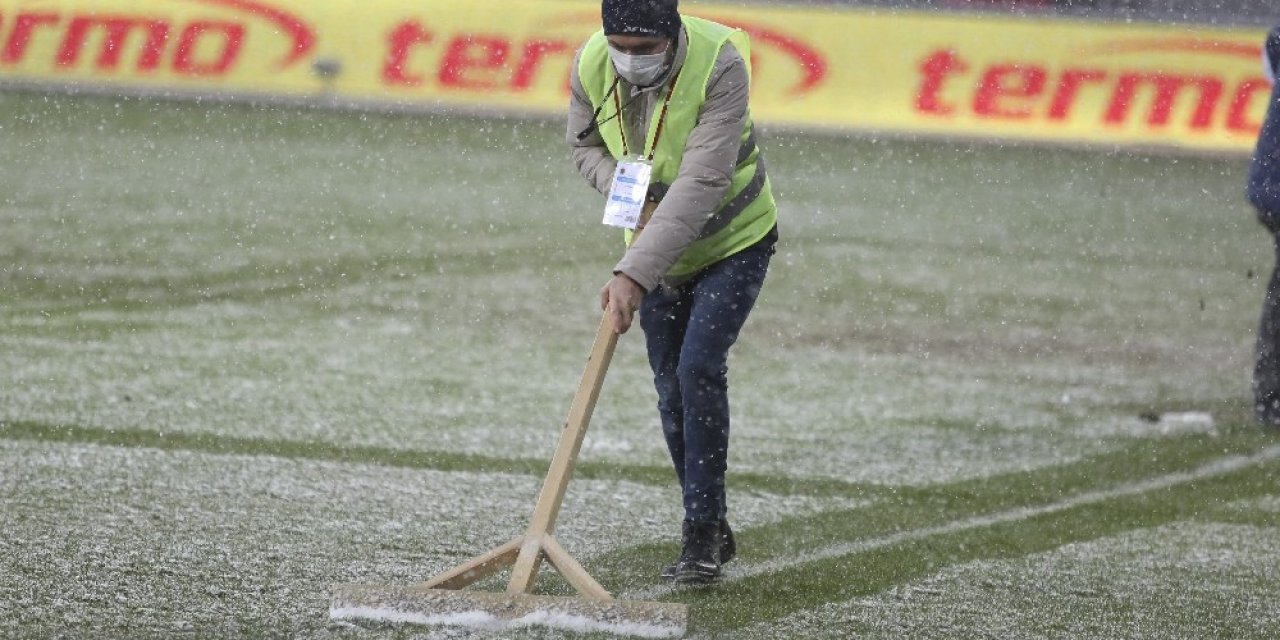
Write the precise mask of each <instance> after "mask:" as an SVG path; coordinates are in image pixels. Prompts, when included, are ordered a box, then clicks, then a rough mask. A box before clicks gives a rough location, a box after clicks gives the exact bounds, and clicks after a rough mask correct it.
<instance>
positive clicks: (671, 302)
mask: <svg viewBox="0 0 1280 640" xmlns="http://www.w3.org/2000/svg"><path fill="white" fill-rule="evenodd" d="M691 298H692V296H691V295H690V293H689V292H688V291H686V290H684V289H683V288H675V289H667V288H665V287H658V288H657V289H656V290H654V291H651V292H649V294H648V295H646V296H645V297H644V300H643V301H642V302H641V304H640V327H641V328H642V329H643V330H644V337H645V348H646V349H647V350H648V353H649V367H650V368H651V369H653V386H654V388H655V389H657V391H658V417H659V418H661V420H662V435H663V437H665V438H666V441H667V452H668V453H670V454H671V463H672V465H674V466H675V469H676V479H677V480H679V482H680V487H681V488H683V487H684V402H683V400H682V399H681V397H680V378H679V376H678V375H677V368H678V366H679V364H680V348H681V347H682V346H683V345H684V331H685V327H687V326H688V324H689V309H690V307H691V306H692V300H691Z"/></svg>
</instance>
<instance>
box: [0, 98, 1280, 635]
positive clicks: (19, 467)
mask: <svg viewBox="0 0 1280 640" xmlns="http://www.w3.org/2000/svg"><path fill="white" fill-rule="evenodd" d="M764 133H765V134H766V135H765V136H764V138H763V139H762V147H763V149H764V152H765V154H766V156H767V158H768V162H769V168H770V173H771V176H772V179H773V181H774V185H775V190H776V193H777V196H778V199H779V201H780V203H781V235H782V241H781V244H780V247H779V252H778V254H777V256H776V257H775V261H774V263H773V268H772V270H771V272H770V275H769V280H768V282H767V283H766V285H765V290H764V293H763V295H762V297H761V299H760V303H759V306H758V308H757V310H756V312H755V314H754V315H753V317H752V319H751V321H750V322H749V323H748V326H747V328H746V330H745V331H744V335H743V338H742V341H741V342H740V344H739V345H738V347H737V348H736V351H735V352H734V356H733V360H732V371H731V376H732V380H731V385H732V388H733V390H734V395H733V401H734V406H733V415H734V423H733V437H732V449H731V452H730V476H729V482H730V509H731V513H730V515H731V519H732V521H733V522H734V524H735V527H736V528H737V529H738V530H739V538H740V558H739V559H738V560H735V561H734V562H733V563H731V564H730V565H729V566H728V576H727V578H726V579H725V581H724V582H723V583H722V584H720V585H718V586H716V587H715V588H712V589H705V590H692V589H672V588H669V587H666V586H664V585H662V584H660V583H659V582H658V580H657V578H656V574H657V571H658V569H659V568H660V567H661V566H662V564H663V563H665V562H668V561H669V560H670V559H671V558H672V557H674V554H675V553H676V552H677V547H676V542H677V541H676V538H677V537H678V529H679V518H680V512H679V508H678V505H679V499H678V495H677V492H676V489H675V487H674V480H673V477H672V476H673V474H672V473H671V471H670V470H669V468H668V463H667V461H666V457H665V455H666V454H665V451H664V449H663V447H662V444H661V436H660V431H659V426H658V424H657V417H656V413H655V411H654V408H653V406H654V403H655V397H654V393H653V391H652V388H651V386H650V381H649V376H648V372H647V366H646V364H645V362H644V357H643V348H642V344H641V343H642V339H641V336H640V335H639V334H638V333H636V334H628V335H626V336H624V337H623V339H622V341H621V344H620V347H619V351H618V354H617V356H616V357H615V360H614V363H613V367H612V369H611V371H610V373H609V378H608V380H607V381H606V385H605V388H604V392H603V395H602V399H601V403H600V406H599V408H598V409H597V412H596V417H595V420H594V421H593V424H592V430H591V432H590V433H589V434H588V437H587V441H586V444H585V446H584V448H583V454H582V458H581V464H580V467H579V469H578V473H577V475H576V476H575V479H574V482H573V484H572V485H571V487H570V491H569V495H568V497H567V501H566V504H565V508H564V511H563V512H562V515H561V519H560V525H559V527H558V536H559V538H560V539H561V541H562V543H563V544H564V545H565V547H566V548H567V549H568V550H569V551H570V552H571V553H573V554H574V555H575V556H577V557H579V558H580V559H581V560H582V561H583V563H584V564H585V565H586V567H587V568H588V570H589V571H591V572H592V573H593V575H595V576H596V577H597V578H598V579H599V580H600V581H601V582H602V583H603V584H604V586H605V587H606V588H608V589H610V590H611V591H614V592H616V593H618V594H620V595H621V596H622V597H633V598H658V599H663V600H669V601H679V602H686V603H689V604H690V605H691V607H692V608H691V618H692V623H691V629H690V635H691V636H692V637H699V638H745V639H748V640H750V639H754V638H760V639H772V638H847V637H866V638H885V639H888V638H973V637H999V638H1014V637H1019V638H1032V637H1035V638H1099V639H1101V638H1122V637H1124V638H1269V637H1273V634H1274V631H1275V629H1277V628H1280V609H1277V607H1276V606H1275V602H1276V593H1277V592H1280V560H1278V559H1277V557H1278V556H1277V555H1276V553H1275V550H1276V548H1277V546H1278V545H1280V526H1278V525H1280V489H1277V479H1280V448H1278V446H1280V438H1278V437H1277V436H1276V435H1274V434H1266V433H1264V432H1262V431H1260V430H1259V429H1258V428H1257V427H1255V426H1253V425H1252V424H1251V423H1250V420H1249V404H1248V399H1249V374H1250V369H1251V366H1252V341H1253V332H1254V327H1255V323H1256V318H1257V313H1258V309H1259V306H1260V301H1261V297H1262V293H1263V290H1264V288H1265V279H1266V277H1267V276H1268V275H1269V271H1270V268H1271V261H1272V251H1271V246H1270V241H1269V239H1268V238H1267V236H1266V234H1265V232H1264V231H1263V230H1262V228H1261V227H1260V226H1258V225H1257V224H1256V223H1255V222H1254V220H1253V214H1252V211H1251V210H1250V209H1249V208H1248V206H1247V205H1246V204H1245V203H1244V200H1243V193H1242V192H1243V180H1244V172H1245V168H1246V164H1247V160H1246V159H1244V158H1240V157H1232V158H1204V157H1186V156H1165V155H1144V154H1140V153H1128V152H1112V153H1108V152H1105V151H1098V150H1089V151H1086V150H1064V149H1046V148H1033V147H999V146H995V145H982V144H973V143H964V142H946V141H911V140H887V139H872V138H869V137H862V138H857V139H846V138H838V137H830V136H813V135H804V134H796V133H786V132H778V131H774V132H770V131H768V128H767V127H765V131H764ZM563 135H564V134H563V131H562V125H561V124H560V123H558V122H537V121H521V120H488V119H478V118H470V117H445V116H440V115H437V116H417V117H410V116H384V115H375V114H367V113H350V112H328V111H296V110H289V109H280V108H250V107H245V106H224V105H207V104H206V105H200V104H179V103H164V102H147V101H139V100H124V99H110V98H80V97H67V96H44V95H34V94H7V93H6V94H0V323H3V332H0V636H3V637H13V638H26V637H307V638H391V637H395V638H399V637H428V638H463V637H490V635H489V634H486V633H484V632H476V631H467V630H461V629H430V628H413V627H393V626H382V625H351V624H345V623H338V622H332V621H330V620H329V619H328V615H327V606H328V599H327V589H328V586H329V585H330V584H334V583H344V582H387V583H409V582H414V581H419V580H423V579H426V578H428V577H430V576H431V575H432V574H434V573H435V572H437V571H440V570H443V569H446V568H448V567H450V566H452V565H454V564H456V563H457V562H460V561H462V560H464V559H466V558H468V557H470V556H471V555H474V554H476V553H480V552H482V551H485V550H487V549H489V548H491V547H492V546H494V545H496V544H498V543H500V542H502V541H505V540H506V539H508V538H509V537H510V536H512V535H515V534H516V533H518V532H519V531H521V530H522V529H523V527H524V526H525V523H526V518H527V516H528V513H529V510H530V509H531V508H532V504H533V501H534V497H535V493H536V491H537V488H538V484H539V482H540V480H541V474H542V473H543V471H544V470H545V466H546V462H547V460H548V459H549V457H550V454H551V451H552V449H553V448H554V446H555V442H556V438H557V437H558V435H559V429H560V426H561V425H562V423H563V420H564V416H565V413H566V411H567V409H568V404H569V399H570V397H571V396H572V394H573V390H574V388H575V386H576V384H577V381H578V377H579V376H580V374H581V371H582V365H583V360H584V358H585V356H586V351H587V348H588V346H589V343H590V340H591V337H592V335H593V333H594V329H595V326H596V322H597V321H598V319H599V310H598V309H597V308H596V306H595V305H596V304H597V291H598V288H599V286H600V285H602V284H603V282H604V281H605V279H606V277H607V274H608V272H609V268H610V267H611V266H612V265H613V262H614V260H615V259H616V257H617V256H618V255H619V253H620V251H621V250H622V240H621V238H620V237H619V236H618V234H616V233H615V232H614V231H611V230H608V229H605V228H603V227H602V226H601V225H600V216H601V199H600V198H599V197H598V196H597V195H595V194H594V193H593V192H592V191H591V190H590V189H589V188H588V187H586V186H585V184H583V183H582V181H581V179H580V178H579V177H578V176H576V175H575V173H574V171H573V169H572V167H571V165H570V163H569V161H568V159H567V153H566V150H565V148H564V146H563V142H562V138H563ZM1191 411H1199V412H1208V413H1210V414H1211V415H1212V416H1213V422H1212V423H1211V424H1209V423H1205V422H1203V421H1194V420H1192V421H1177V420H1165V421H1163V422H1154V421H1150V420H1145V419H1143V418H1142V417H1141V416H1142V415H1143V414H1156V415H1158V414H1162V413H1167V412H1191ZM543 582H544V584H543V585H542V588H543V589H545V590H546V591H548V592H552V593H566V591H565V589H566V588H565V587H564V585H563V584H561V583H560V582H558V581H557V580H556V579H555V577H554V575H553V574H550V575H546V576H544V580H543ZM502 637H517V638H552V637H579V636H576V635H574V634H569V633H561V632H551V631H542V630H536V629H532V630H526V631H519V632H508V633H507V634H504V635H503V636H502Z"/></svg>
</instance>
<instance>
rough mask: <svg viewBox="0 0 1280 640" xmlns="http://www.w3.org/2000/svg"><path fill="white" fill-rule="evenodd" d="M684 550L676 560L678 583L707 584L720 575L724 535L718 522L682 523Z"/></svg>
mask: <svg viewBox="0 0 1280 640" xmlns="http://www.w3.org/2000/svg"><path fill="white" fill-rule="evenodd" d="M683 537H684V550H683V551H681V552H680V560H679V561H678V562H676V572H675V576H674V578H675V581H676V582H677V583H679V584H707V583H709V582H714V581H715V580H716V579H718V578H719V577H720V565H721V564H722V563H721V562H720V550H721V547H723V546H724V537H723V536H722V535H721V534H720V523H719V522H690V521H687V520H686V521H685V523H684V536H683Z"/></svg>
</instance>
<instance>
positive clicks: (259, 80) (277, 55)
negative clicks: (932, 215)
mask: <svg viewBox="0 0 1280 640" xmlns="http://www.w3.org/2000/svg"><path fill="white" fill-rule="evenodd" d="M682 10H683V11H684V12H686V13H689V14H692V15H698V16H701V17H705V18H709V19H712V20H717V21H720V22H724V23H726V24H730V25H733V26H736V27H738V28H741V29H743V30H744V31H746V32H747V33H748V34H749V35H750V36H751V39H752V44H753V50H752V61H753V64H754V68H755V76H754V83H753V84H754V86H753V89H752V93H753V97H752V100H753V102H752V109H753V113H754V114H755V116H756V118H757V119H758V120H759V121H761V122H762V123H766V124H767V123H776V124H786V125H795V126H801V127H813V128H827V129H847V130H854V131H878V132H895V133H927V134H936V135H951V136H973V137H983V138H999V139H1024V140H1042V141H1053V142H1067V143H1091V144H1101V145H1146V146H1150V145H1157V146H1172V147H1181V148H1190V149H1204V150H1216V151H1244V150H1248V149H1250V148H1251V147H1252V145H1253V142H1254V138H1255V136H1256V135H1257V132H1258V128H1259V126H1260V123H1261V120H1262V118H1263V116H1264V115H1265V112H1266V106H1267V101H1268V96H1269V94H1270V89H1269V86H1268V84H1267V82H1266V80H1265V78H1264V76H1263V73H1262V62H1261V60H1262V52H1261V43H1262V39H1263V37H1264V35H1265V34H1264V32H1263V31H1261V30H1248V29H1243V30H1240V29H1221V28H1208V27H1201V26H1193V25H1177V26H1168V25H1141V24H1109V23H1098V22H1085V21H1070V20H1058V19H1052V20H1051V19H1037V20H1031V19H1018V18H1005V17H994V16H976V15H974V16H957V15H951V14H942V13H923V12H884V11H881V12H873V11H868V10H853V9H833V8H828V7H823V8H815V7H807V8H801V7H778V6H776V5H765V4H759V5H727V4H715V3H698V2H689V1H686V2H685V3H682ZM599 24H600V16H599V3H598V2H596V1H594V0H466V1H465V2H460V1H456V0H455V1H445V0H415V1H413V2H407V1H405V0H361V2H358V3H356V2H350V1H346V0H307V1H305V2H303V1H297V0H294V1H289V0H0V83H9V84H18V85H23V86H50V87H63V86H75V87H90V88H94V89H99V90H107V91H121V92H137V91H146V92H151V93H165V94H172V95H175V96H186V95H225V96H228V97H233V98H234V97H256V96H268V97H279V98H293V99H303V100H319V101H326V102H337V103H348V102H349V103H353V104H366V105H387V106H395V107H399V108H406V107H407V108H432V109H448V108H452V107H458V108H465V109H469V110H477V109H480V110H483V109H497V110H504V111H516V112H522V113H536V114H544V115H548V114H557V113H560V112H562V111H563V110H564V107H565V104H566V103H567V100H568V81H567V78H568V74H569V73H570V67H571V65H572V60H573V56H574V52H575V51H576V50H577V48H578V46H579V45H580V44H581V43H582V42H583V41H584V40H585V39H586V38H587V36H589V35H590V34H591V33H592V32H593V31H595V30H596V29H598V28H599Z"/></svg>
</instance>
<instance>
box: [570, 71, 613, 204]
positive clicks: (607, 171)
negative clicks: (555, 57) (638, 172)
mask: <svg viewBox="0 0 1280 640" xmlns="http://www.w3.org/2000/svg"><path fill="white" fill-rule="evenodd" d="M581 57H582V50H581V49H579V50H578V54H577V55H576V56H574V58H573V67H572V68H573V71H572V72H570V74H569V86H570V94H571V97H570V98H569V127H568V131H567V132H566V133H565V141H567V142H568V143H569V153H570V155H571V156H572V158H573V164H574V166H576V167H578V172H579V173H581V174H582V177H583V178H586V179H587V182H588V183H589V184H590V185H591V186H593V187H595V188H596V190H597V191H599V192H600V193H602V194H608V193H609V187H610V186H612V183H613V171H614V168H615V167H616V166H617V161H616V160H614V159H613V156H612V155H611V154H610V153H609V149H608V147H606V146H605V144H604V138H602V137H600V132H599V131H592V132H591V134H590V135H588V136H586V137H585V138H583V139H581V140H579V139H578V133H579V132H581V131H582V130H583V129H586V128H587V127H589V126H591V121H592V118H593V116H594V114H595V109H594V108H593V107H592V106H591V100H590V99H589V98H587V92H586V90H585V89H583V88H582V79H581V78H579V77H578V71H577V70H578V62H579V60H580V59H581Z"/></svg>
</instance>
